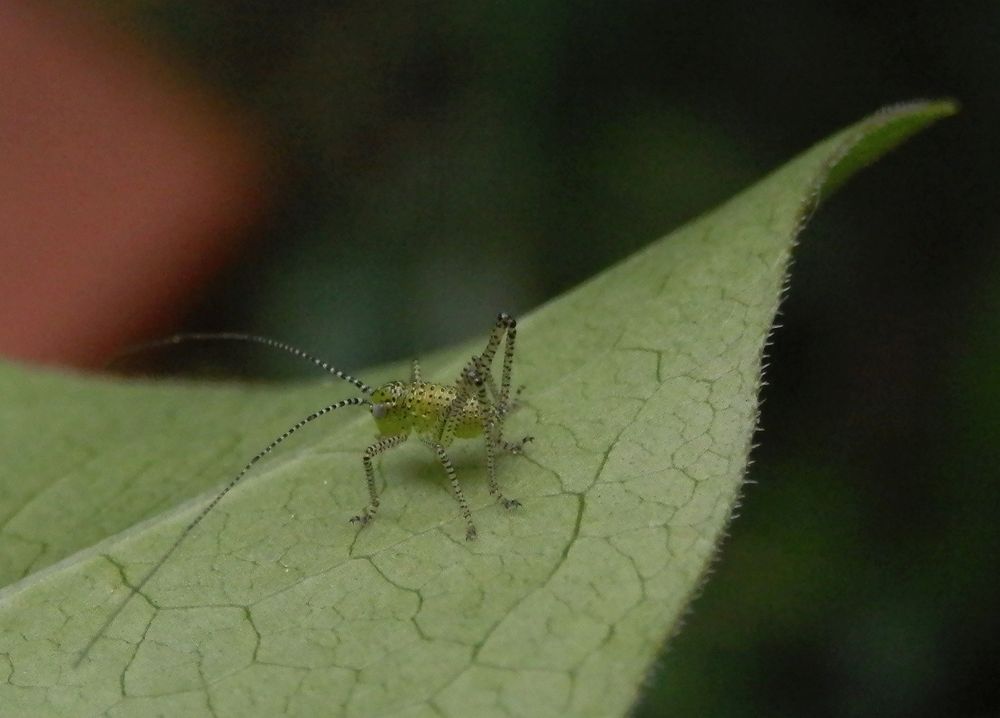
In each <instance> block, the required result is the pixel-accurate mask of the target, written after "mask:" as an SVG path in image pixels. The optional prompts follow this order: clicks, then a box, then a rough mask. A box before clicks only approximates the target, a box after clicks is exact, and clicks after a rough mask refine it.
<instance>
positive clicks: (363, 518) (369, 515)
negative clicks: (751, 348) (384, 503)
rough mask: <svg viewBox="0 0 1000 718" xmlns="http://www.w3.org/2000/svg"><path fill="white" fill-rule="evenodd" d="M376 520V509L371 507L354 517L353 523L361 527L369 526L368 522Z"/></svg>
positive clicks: (352, 518)
mask: <svg viewBox="0 0 1000 718" xmlns="http://www.w3.org/2000/svg"><path fill="white" fill-rule="evenodd" d="M374 518H375V507H374V506H369V507H367V508H366V509H365V510H364V511H362V512H361V513H360V514H358V515H357V516H352V517H351V523H352V524H360V525H361V526H367V525H368V522H369V521H371V520H372V519H374Z"/></svg>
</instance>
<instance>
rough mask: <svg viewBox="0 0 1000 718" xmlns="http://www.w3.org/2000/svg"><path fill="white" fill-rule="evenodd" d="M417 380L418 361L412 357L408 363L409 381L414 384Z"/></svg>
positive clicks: (418, 371) (418, 378)
mask: <svg viewBox="0 0 1000 718" xmlns="http://www.w3.org/2000/svg"><path fill="white" fill-rule="evenodd" d="M418 381H420V361H419V360H417V359H414V360H413V361H412V362H411V363H410V383H411V384H416V383H417V382H418Z"/></svg>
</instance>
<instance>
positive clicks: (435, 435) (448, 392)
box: [371, 381, 498, 446]
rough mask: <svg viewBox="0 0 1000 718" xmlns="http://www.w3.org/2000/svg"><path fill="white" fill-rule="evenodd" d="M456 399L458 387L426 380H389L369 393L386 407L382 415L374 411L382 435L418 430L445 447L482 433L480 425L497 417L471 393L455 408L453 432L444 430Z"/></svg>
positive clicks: (373, 399) (488, 405)
mask: <svg viewBox="0 0 1000 718" xmlns="http://www.w3.org/2000/svg"><path fill="white" fill-rule="evenodd" d="M457 398H458V388H457V387H456V386H450V385H447V384H434V383H431V382H427V381H410V382H403V381H391V382H389V383H387V384H383V385H382V386H380V387H378V388H376V389H375V390H374V391H373V392H372V395H371V399H372V403H373V404H374V405H381V406H384V407H385V411H384V414H383V416H381V418H380V417H378V416H377V415H376V414H375V413H374V412H373V418H374V419H375V425H376V426H377V427H378V430H379V434H380V435H382V436H395V435H399V434H409V433H410V432H413V431H415V432H417V433H418V434H420V435H421V436H422V437H424V438H426V439H429V440H430V441H433V442H436V443H439V444H441V445H442V446H448V445H449V444H450V443H451V442H452V440H453V439H456V438H458V439H469V438H472V437H475V436H481V435H482V434H483V427H484V426H485V425H486V424H487V423H488V422H489V420H490V419H491V418H493V419H494V420H495V419H497V418H498V417H496V408H495V407H494V406H493V405H492V404H489V403H485V404H484V403H483V402H482V401H480V399H479V397H478V396H475V395H472V396H468V397H465V398H462V399H460V400H459V404H458V406H456V407H455V408H454V410H453V411H454V412H455V413H454V417H455V419H454V425H453V426H454V428H453V431H451V432H450V434H449V433H448V432H445V418H446V417H447V415H448V413H449V411H450V410H451V407H452V405H453V404H454V403H455V401H456V399H457Z"/></svg>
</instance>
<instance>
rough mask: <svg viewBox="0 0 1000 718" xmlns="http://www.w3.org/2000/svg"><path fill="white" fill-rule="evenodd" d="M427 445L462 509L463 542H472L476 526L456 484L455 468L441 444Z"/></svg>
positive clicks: (430, 442)
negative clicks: (438, 462) (441, 468)
mask: <svg viewBox="0 0 1000 718" xmlns="http://www.w3.org/2000/svg"><path fill="white" fill-rule="evenodd" d="M427 443H428V444H430V447H431V448H432V449H433V450H434V453H435V454H436V455H437V457H438V461H440V462H441V466H443V467H444V472H445V473H446V474H447V475H448V481H449V482H450V483H451V490H452V493H454V494H455V499H456V500H457V501H458V505H459V506H460V507H461V509H462V516H464V517H465V540H466V541H474V540H475V538H476V525H475V524H474V523H472V512H471V511H469V502H468V501H466V500H465V494H464V493H462V487H461V485H460V484H459V483H458V475H457V474H456V473H455V467H454V466H452V463H451V459H450V458H448V454H447V453H446V452H445V450H444V447H443V446H442V445H441V444H439V443H438V442H436V441H428V442H427Z"/></svg>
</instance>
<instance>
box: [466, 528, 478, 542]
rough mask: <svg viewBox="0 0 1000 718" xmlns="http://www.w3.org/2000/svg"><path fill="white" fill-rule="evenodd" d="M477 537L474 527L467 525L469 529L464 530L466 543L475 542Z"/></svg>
mask: <svg viewBox="0 0 1000 718" xmlns="http://www.w3.org/2000/svg"><path fill="white" fill-rule="evenodd" d="M478 535H479V534H477V533H476V527H475V526H473V525H472V524H469V527H468V528H467V529H465V540H466V541H475V540H476V536H478Z"/></svg>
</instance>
